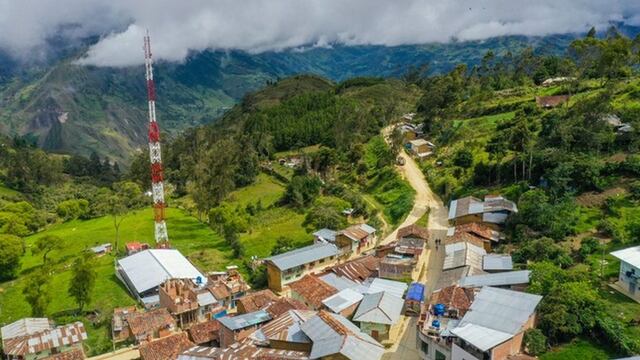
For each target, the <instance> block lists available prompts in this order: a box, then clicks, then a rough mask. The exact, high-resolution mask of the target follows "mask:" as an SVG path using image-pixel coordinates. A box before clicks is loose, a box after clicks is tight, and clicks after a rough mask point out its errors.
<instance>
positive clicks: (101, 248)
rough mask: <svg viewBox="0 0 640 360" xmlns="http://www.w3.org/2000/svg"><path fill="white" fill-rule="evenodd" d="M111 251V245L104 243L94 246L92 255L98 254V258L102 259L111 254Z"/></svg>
mask: <svg viewBox="0 0 640 360" xmlns="http://www.w3.org/2000/svg"><path fill="white" fill-rule="evenodd" d="M111 249H112V246H111V243H104V244H102V245H98V246H94V247H92V248H91V249H90V250H91V252H92V253H94V254H96V256H97V257H100V256H103V255H106V254H108V253H110V252H111Z"/></svg>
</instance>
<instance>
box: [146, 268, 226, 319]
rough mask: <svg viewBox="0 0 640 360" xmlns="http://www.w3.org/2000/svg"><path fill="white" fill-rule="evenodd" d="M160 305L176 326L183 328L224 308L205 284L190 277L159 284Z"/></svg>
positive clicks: (210, 316)
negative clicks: (195, 281)
mask: <svg viewBox="0 0 640 360" xmlns="http://www.w3.org/2000/svg"><path fill="white" fill-rule="evenodd" d="M158 295H159V298H160V306H161V307H163V308H166V309H167V310H169V312H170V313H171V315H172V316H173V317H174V318H175V319H176V321H177V323H178V326H180V328H182V329H185V328H188V327H189V326H190V325H191V324H193V323H196V322H202V321H206V320H210V319H212V318H213V316H214V314H217V313H221V312H222V311H224V310H225V308H224V307H223V305H222V303H220V302H219V301H218V300H217V299H216V298H215V297H214V296H213V294H212V293H211V290H210V289H209V288H207V287H206V286H199V285H198V284H196V283H194V282H193V281H191V280H190V279H170V280H167V281H165V282H164V283H163V284H162V285H160V289H159V292H158Z"/></svg>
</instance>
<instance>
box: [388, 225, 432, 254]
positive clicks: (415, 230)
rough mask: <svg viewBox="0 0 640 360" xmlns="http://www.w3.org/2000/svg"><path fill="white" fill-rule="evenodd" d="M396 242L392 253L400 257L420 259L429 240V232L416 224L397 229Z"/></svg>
mask: <svg viewBox="0 0 640 360" xmlns="http://www.w3.org/2000/svg"><path fill="white" fill-rule="evenodd" d="M397 239H398V242H397V244H396V246H395V249H394V251H395V252H396V253H397V254H401V255H410V256H413V257H415V258H418V257H420V255H422V252H423V251H424V247H425V245H426V243H427V241H428V240H429V230H428V229H427V228H425V227H422V226H418V225H416V224H413V225H409V226H405V227H403V228H400V229H398V234H397Z"/></svg>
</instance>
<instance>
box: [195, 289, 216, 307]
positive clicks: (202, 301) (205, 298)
mask: <svg viewBox="0 0 640 360" xmlns="http://www.w3.org/2000/svg"><path fill="white" fill-rule="evenodd" d="M197 297H198V305H200V306H207V305H211V304H215V303H217V302H218V300H217V299H216V298H215V297H214V296H213V294H212V293H211V292H209V291H204V292H201V293H199V294H198V295H197Z"/></svg>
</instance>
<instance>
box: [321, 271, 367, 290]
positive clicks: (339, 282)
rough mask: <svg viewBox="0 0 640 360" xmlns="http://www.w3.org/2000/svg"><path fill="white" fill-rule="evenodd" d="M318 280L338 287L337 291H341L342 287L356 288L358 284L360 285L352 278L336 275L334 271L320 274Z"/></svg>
mask: <svg viewBox="0 0 640 360" xmlns="http://www.w3.org/2000/svg"><path fill="white" fill-rule="evenodd" d="M320 280H322V281H324V282H326V283H327V284H329V285H331V286H333V287H334V288H336V289H338V291H341V290H344V289H354V288H357V287H358V285H360V284H358V283H356V282H355V281H353V280H350V279H347V278H346V277H343V276H338V275H336V274H334V273H328V274H326V275H322V276H320Z"/></svg>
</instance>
